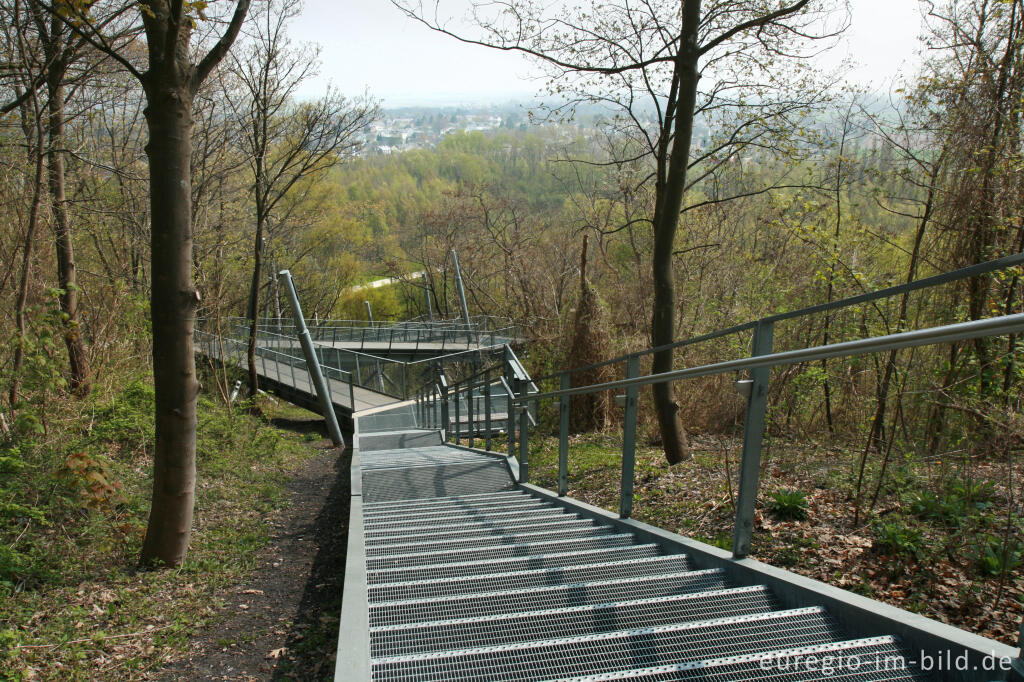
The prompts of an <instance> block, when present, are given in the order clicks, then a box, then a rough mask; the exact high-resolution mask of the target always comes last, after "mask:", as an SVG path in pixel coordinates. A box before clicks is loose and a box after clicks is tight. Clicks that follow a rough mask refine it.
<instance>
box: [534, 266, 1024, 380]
mask: <svg viewBox="0 0 1024 682" xmlns="http://www.w3.org/2000/svg"><path fill="white" fill-rule="evenodd" d="M1018 265H1024V252H1022V253H1015V254H1011V255H1009V256H1003V257H1002V258H996V259H994V260H990V261H985V262H984V263H977V264H975V265H970V266H968V267H965V268H960V269H959V270H951V271H950V272H944V273H941V274H938V275H932V276H930V277H925V278H922V279H918V280H914V281H913V282H907V283H905V284H897V285H895V286H891V287H886V288H885V289H878V290H876V291H869V292H866V293H863V294H857V295H856V296H849V297H847V298H842V299H839V300H837V301H830V302H828V303H819V304H817V305H812V306H808V307H806V308H800V309H798V310H790V311H787V312H782V313H775V314H772V315H769V316H767V317H763V318H760V319H758V320H752V321H750V322H745V323H743V324H738V325H735V326H732V327H728V328H726V329H720V330H717V331H713V332H709V333H707V334H702V335H700V336H694V337H691V338H688V339H682V340H680V341H674V342H673V343H667V344H664V345H661V346H655V347H652V348H645V349H644V350H640V351H635V352H633V353H625V354H623V355H620V356H618V357H616V358H612V359H611V360H605V361H603V362H597V363H594V364H590V365H586V366H584V367H576V368H573V369H568V370H563V371H561V372H555V373H553V374H548V375H545V376H542V377H539V378H537V379H535V380H534V381H546V380H548V379H554V378H555V377H558V376H561V375H562V374H564V373H568V374H570V375H572V374H577V373H579V372H586V371H588V370H592V369H598V368H600V367H605V366H607V365H614V364H617V363H620V362H626V361H627V360H629V359H630V358H631V357H643V356H646V355H652V354H654V353H657V352H659V351H666V350H673V349H676V348H684V347H686V346H692V345H694V344H697V343H702V342H705V341H712V340H714V339H718V338H721V337H723V336H729V335H731V334H736V333H739V332H742V331H749V330H751V329H753V328H754V327H756V326H757V325H758V324H765V323H768V324H772V323H775V322H782V321H785V320H792V319H795V318H798V317H805V316H807V315H814V314H816V313H821V312H828V311H830V310H836V309H838V308H847V307H850V306H854V305H857V304H860V303H868V302H870V301H877V300H879V299H882V298H890V297H892V296H896V295H898V294H903V293H909V292H912V291H919V290H921V289H928V288H931V287H935V286H939V285H941V284H949V283H950V282H958V281H961V280H964V279H969V278H971V277H977V276H979V275H986V274H989V273H992V272H995V271H997V270H1006V269H1008V268H1012V267H1016V266H1018Z"/></svg>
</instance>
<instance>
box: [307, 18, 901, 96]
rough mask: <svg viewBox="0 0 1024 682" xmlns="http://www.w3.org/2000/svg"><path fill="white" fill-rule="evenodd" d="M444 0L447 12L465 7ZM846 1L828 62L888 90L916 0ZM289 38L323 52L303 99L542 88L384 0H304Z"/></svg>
mask: <svg viewBox="0 0 1024 682" xmlns="http://www.w3.org/2000/svg"><path fill="white" fill-rule="evenodd" d="M446 2H447V6H449V7H458V6H460V5H464V4H465V0H446ZM851 4H852V5H853V17H852V24H851V26H850V29H849V31H848V32H847V35H846V36H845V38H844V39H843V43H842V44H841V45H840V46H839V47H837V48H836V51H835V53H834V54H833V55H831V56H830V57H828V58H827V61H828V62H829V63H830V64H831V63H834V62H838V61H839V59H840V58H841V57H842V56H846V55H849V56H851V57H853V58H854V59H856V60H857V61H858V62H859V63H860V64H861V66H860V67H859V68H858V69H857V70H856V71H855V72H854V73H853V77H854V79H856V80H858V81H860V82H862V83H864V84H866V85H868V86H869V87H872V88H874V89H878V90H881V91H885V90H888V84H889V82H890V81H891V80H892V79H893V77H894V76H895V75H896V74H897V71H898V70H900V69H901V68H902V69H904V70H905V71H913V69H914V67H915V65H916V63H917V62H916V58H915V51H916V49H917V36H918V34H919V32H920V13H919V11H918V0H852V2H851ZM455 13H456V14H460V12H458V11H457V12H455ZM291 33H292V35H293V36H294V37H295V38H296V39H298V40H305V41H311V42H316V43H319V44H320V46H321V48H322V53H321V58H322V61H323V65H322V68H321V72H322V73H321V77H320V79H319V80H317V81H311V82H310V83H308V84H307V86H306V87H305V89H304V94H305V95H307V96H315V95H317V94H319V93H320V92H322V90H323V87H324V85H325V83H326V82H327V81H331V82H333V83H334V84H335V85H337V86H338V87H339V88H340V89H341V90H342V92H344V93H345V94H357V93H360V92H362V91H363V90H365V89H369V90H370V92H371V93H372V94H373V95H375V96H377V97H380V98H382V99H383V100H384V105H385V106H392V107H394V106H404V105H409V104H457V103H460V102H469V101H472V102H480V101H494V102H504V101H508V100H510V99H522V98H524V97H529V96H530V95H533V94H535V93H536V92H537V91H538V90H539V89H540V83H539V82H538V81H536V80H531V78H530V76H531V74H536V73H537V72H536V70H535V69H533V68H532V67H531V65H530V63H529V62H528V61H526V60H525V59H523V58H522V57H520V56H518V55H515V54H511V53H505V52H498V51H497V50H490V49H487V48H484V47H477V46H473V45H465V44H462V43H459V42H458V41H456V40H454V39H452V38H448V37H446V36H442V35H439V34H436V33H434V32H432V31H430V30H428V29H427V28H425V27H424V26H421V25H420V24H417V23H415V22H413V21H411V20H409V19H407V18H405V17H404V16H403V15H402V14H401V13H400V12H399V11H398V10H397V9H395V7H394V6H393V5H392V4H391V3H390V2H389V1H388V0H341V1H339V0H305V9H304V10H303V13H302V16H301V17H299V18H298V19H297V20H296V21H295V23H294V25H293V26H292V29H291Z"/></svg>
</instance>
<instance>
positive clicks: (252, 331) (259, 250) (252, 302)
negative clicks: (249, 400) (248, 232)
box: [246, 185, 267, 396]
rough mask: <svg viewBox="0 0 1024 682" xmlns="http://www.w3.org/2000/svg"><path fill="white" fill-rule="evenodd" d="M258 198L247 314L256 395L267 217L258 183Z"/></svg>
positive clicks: (251, 385)
mask: <svg viewBox="0 0 1024 682" xmlns="http://www.w3.org/2000/svg"><path fill="white" fill-rule="evenodd" d="M256 192H257V198H256V245H255V246H254V247H253V264H252V283H251V284H250V289H249V309H248V310H247V311H246V314H247V315H248V316H249V347H248V351H247V356H246V357H247V359H248V364H249V395H250V396H254V395H256V393H257V392H258V391H259V388H260V377H259V374H258V373H257V372H256V336H257V321H258V319H259V310H260V305H259V302H260V277H262V276H263V229H264V226H265V225H266V222H267V221H266V217H265V216H264V215H263V210H262V202H261V201H260V199H259V194H260V190H259V185H257V189H256Z"/></svg>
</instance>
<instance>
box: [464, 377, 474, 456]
mask: <svg viewBox="0 0 1024 682" xmlns="http://www.w3.org/2000/svg"><path fill="white" fill-rule="evenodd" d="M473 382H474V380H473V379H470V380H469V382H468V386H467V389H468V390H467V392H466V420H467V423H468V424H469V447H473V445H474V438H473V432H474V431H476V423H475V422H474V421H473V416H474V415H473V413H474V412H475V410H474V409H473Z"/></svg>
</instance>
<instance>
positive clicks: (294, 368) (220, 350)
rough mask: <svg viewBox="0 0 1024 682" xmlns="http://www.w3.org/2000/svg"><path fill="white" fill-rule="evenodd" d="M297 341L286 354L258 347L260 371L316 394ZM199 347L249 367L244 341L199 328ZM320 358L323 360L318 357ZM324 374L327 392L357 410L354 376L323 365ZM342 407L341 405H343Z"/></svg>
mask: <svg viewBox="0 0 1024 682" xmlns="http://www.w3.org/2000/svg"><path fill="white" fill-rule="evenodd" d="M292 341H293V350H291V351H287V352H286V351H284V350H281V349H280V348H275V347H268V346H261V345H257V346H256V361H257V362H258V363H259V368H258V369H259V372H260V374H262V375H263V376H264V377H266V378H267V379H271V380H273V381H276V382H277V383H279V384H283V385H288V386H291V387H292V388H296V389H300V390H302V389H304V390H307V391H308V392H309V394H310V395H315V392H314V388H313V381H312V378H311V376H310V372H309V369H308V365H307V363H306V359H305V358H304V357H302V356H301V355H299V354H296V352H295V351H294V346H297V345H298V342H297V341H294V340H292ZM195 344H196V346H197V347H198V348H199V349H200V350H201V352H202V353H203V354H204V355H206V356H207V357H209V358H212V359H215V360H217V361H219V362H221V363H234V364H235V365H237V366H238V367H247V355H248V342H247V341H246V340H243V339H236V338H232V337H225V336H217V335H215V334H212V333H210V332H206V331H203V330H199V329H197V330H196V332H195ZM318 359H319V358H318ZM320 371H321V372H322V373H323V376H324V380H325V381H326V382H327V390H328V392H329V393H330V394H331V396H332V399H333V398H334V397H336V396H339V395H340V396H344V395H347V396H348V401H349V402H348V407H349V409H351V410H353V411H354V410H355V405H356V399H355V391H354V388H353V383H352V373H351V372H347V371H345V370H343V369H340V368H338V367H332V366H330V365H327V364H325V363H324V362H323V361H322V360H321V362H320ZM338 404H341V403H340V402H339V403H338Z"/></svg>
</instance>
